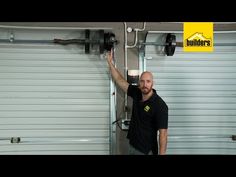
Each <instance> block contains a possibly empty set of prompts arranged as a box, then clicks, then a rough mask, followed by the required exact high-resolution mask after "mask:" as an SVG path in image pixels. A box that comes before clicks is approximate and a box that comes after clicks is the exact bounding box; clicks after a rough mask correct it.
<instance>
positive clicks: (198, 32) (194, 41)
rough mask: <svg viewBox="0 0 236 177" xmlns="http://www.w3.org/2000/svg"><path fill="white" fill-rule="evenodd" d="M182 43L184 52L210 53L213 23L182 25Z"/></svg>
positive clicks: (188, 23)
mask: <svg viewBox="0 0 236 177" xmlns="http://www.w3.org/2000/svg"><path fill="white" fill-rule="evenodd" d="M183 41H184V45H183V47H184V51H185V52H212V51H213V23H208V22H195V23H190V22H187V23H184V35H183Z"/></svg>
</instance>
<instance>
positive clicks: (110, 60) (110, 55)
mask: <svg viewBox="0 0 236 177" xmlns="http://www.w3.org/2000/svg"><path fill="white" fill-rule="evenodd" d="M112 61H113V50H111V51H109V52H107V62H108V64H111V63H112Z"/></svg>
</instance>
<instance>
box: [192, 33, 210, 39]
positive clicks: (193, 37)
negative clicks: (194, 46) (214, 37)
mask: <svg viewBox="0 0 236 177" xmlns="http://www.w3.org/2000/svg"><path fill="white" fill-rule="evenodd" d="M195 38H199V39H201V40H206V38H205V37H204V36H203V34H202V33H195V34H194V35H192V36H190V37H189V38H188V40H193V39H195Z"/></svg>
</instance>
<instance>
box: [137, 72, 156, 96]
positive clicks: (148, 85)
mask: <svg viewBox="0 0 236 177" xmlns="http://www.w3.org/2000/svg"><path fill="white" fill-rule="evenodd" d="M152 86H153V77H152V74H151V73H149V72H145V73H143V74H142V75H141V77H140V80H139V88H140V89H141V92H142V93H143V94H148V93H150V92H151V91H152Z"/></svg>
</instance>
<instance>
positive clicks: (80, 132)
mask: <svg viewBox="0 0 236 177" xmlns="http://www.w3.org/2000/svg"><path fill="white" fill-rule="evenodd" d="M9 33H14V36H15V40H17V39H32V40H38V39H40V40H48V39H54V38H66V39H68V38H83V33H81V32H78V31H76V32H74V31H66V30H65V31H55V30H52V31H49V30H48V31H47V30H41V31H40V30H37V31H36V30H28V31H27V30H10V32H9V31H6V30H5V29H4V30H0V38H4V39H5V38H7V37H8V36H9ZM95 50H96V49H94V51H92V54H89V55H86V54H84V46H83V45H81V46H78V45H67V46H61V45H53V44H11V43H10V44H4V43H0V154H109V153H110V94H109V93H110V78H109V75H108V71H107V65H106V61H105V60H104V59H103V58H102V57H101V56H100V55H99V54H96V51H95ZM11 137H20V138H21V142H20V143H10V138H11Z"/></svg>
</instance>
